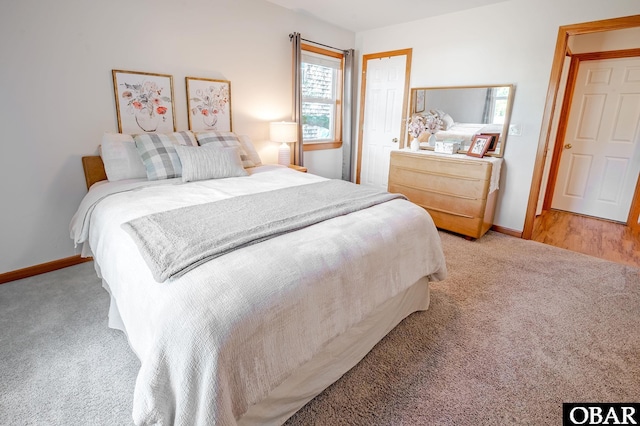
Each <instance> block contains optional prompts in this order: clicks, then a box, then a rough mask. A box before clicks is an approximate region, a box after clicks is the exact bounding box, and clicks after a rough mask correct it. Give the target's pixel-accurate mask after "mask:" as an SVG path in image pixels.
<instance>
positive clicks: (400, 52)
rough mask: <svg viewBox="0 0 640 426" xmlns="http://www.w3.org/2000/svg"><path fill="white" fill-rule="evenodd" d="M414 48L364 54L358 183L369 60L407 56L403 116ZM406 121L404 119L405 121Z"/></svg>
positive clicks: (358, 181)
mask: <svg viewBox="0 0 640 426" xmlns="http://www.w3.org/2000/svg"><path fill="white" fill-rule="evenodd" d="M412 53H413V49H400V50H390V51H388V52H380V53H371V54H368V55H363V56H362V82H361V84H360V117H359V118H358V155H357V160H356V183H360V171H361V168H362V138H363V134H364V129H363V124H364V117H365V100H366V99H365V93H366V90H367V62H368V61H369V60H371V59H381V58H389V57H391V56H403V55H404V56H406V57H407V61H406V64H405V73H404V94H403V100H402V117H406V116H407V108H408V106H407V99H408V98H409V87H410V81H409V80H410V76H411V55H412ZM403 122H404V121H403ZM404 134H405V132H400V142H399V146H400V148H402V147H404Z"/></svg>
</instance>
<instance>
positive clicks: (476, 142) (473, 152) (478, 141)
mask: <svg viewBox="0 0 640 426" xmlns="http://www.w3.org/2000/svg"><path fill="white" fill-rule="evenodd" d="M492 139H493V136H491V135H474V136H473V140H472V141H471V146H470V147H469V151H467V155H470V156H472V157H481V158H482V157H484V154H485V153H486V152H487V149H488V148H489V145H490V144H491V140H492Z"/></svg>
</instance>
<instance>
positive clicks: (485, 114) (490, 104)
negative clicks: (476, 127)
mask: <svg viewBox="0 0 640 426" xmlns="http://www.w3.org/2000/svg"><path fill="white" fill-rule="evenodd" d="M494 93H495V89H493V88H488V89H487V95H486V97H485V101H484V110H483V111H482V122H483V123H493V109H494V108H495V99H496V97H495V96H494Z"/></svg>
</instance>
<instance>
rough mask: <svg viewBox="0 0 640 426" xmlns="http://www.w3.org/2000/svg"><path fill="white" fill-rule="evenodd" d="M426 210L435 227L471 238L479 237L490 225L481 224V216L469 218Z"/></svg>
mask: <svg viewBox="0 0 640 426" xmlns="http://www.w3.org/2000/svg"><path fill="white" fill-rule="evenodd" d="M427 211H428V212H429V214H430V215H431V218H432V219H433V223H434V224H435V225H436V227H437V228H440V229H445V230H447V231H451V232H455V233H458V234H462V235H467V236H469V237H471V238H480V237H481V236H482V235H483V234H484V233H485V232H487V230H488V229H489V227H490V226H489V227H486V228H485V227H484V226H483V222H484V221H483V219H482V218H481V217H472V218H469V217H462V216H458V215H455V214H450V213H444V212H440V211H437V210H429V209H427Z"/></svg>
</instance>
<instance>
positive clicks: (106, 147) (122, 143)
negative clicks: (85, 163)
mask: <svg viewBox="0 0 640 426" xmlns="http://www.w3.org/2000/svg"><path fill="white" fill-rule="evenodd" d="M100 157H102V162H103V163H104V171H105V172H106V173H107V179H108V180H109V181H111V182H114V181H118V180H124V179H141V178H146V177H147V169H146V168H145V167H144V163H142V159H141V158H140V154H138V151H137V150H136V145H135V143H134V141H133V137H132V136H131V135H127V134H123V133H108V132H105V133H104V135H102V144H101V145H100Z"/></svg>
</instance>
